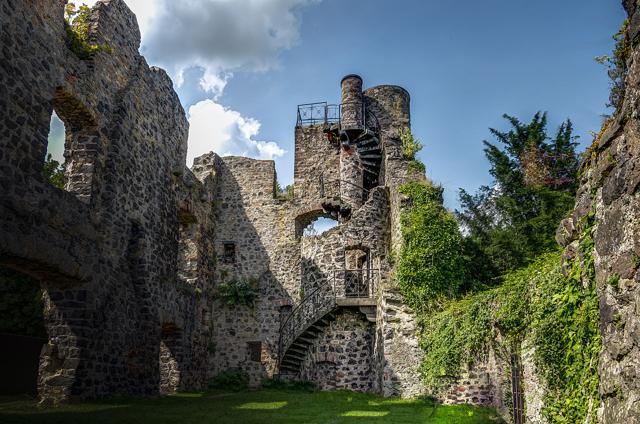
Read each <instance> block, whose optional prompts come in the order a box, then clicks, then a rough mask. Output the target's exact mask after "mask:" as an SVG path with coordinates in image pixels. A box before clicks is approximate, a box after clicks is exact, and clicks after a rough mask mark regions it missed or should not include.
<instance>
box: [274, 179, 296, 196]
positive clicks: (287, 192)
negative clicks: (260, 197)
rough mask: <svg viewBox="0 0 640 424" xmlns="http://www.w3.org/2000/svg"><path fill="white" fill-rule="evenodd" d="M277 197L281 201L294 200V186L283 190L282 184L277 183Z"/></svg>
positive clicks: (290, 185)
mask: <svg viewBox="0 0 640 424" xmlns="http://www.w3.org/2000/svg"><path fill="white" fill-rule="evenodd" d="M276 197H277V198H278V199H280V200H288V201H291V200H293V184H288V185H286V186H285V187H284V189H283V188H282V186H281V185H280V183H279V182H277V181H276Z"/></svg>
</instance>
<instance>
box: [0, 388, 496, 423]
mask: <svg viewBox="0 0 640 424" xmlns="http://www.w3.org/2000/svg"><path fill="white" fill-rule="evenodd" d="M0 422H1V423H3V424H9V423H73V424H77V423H78V424H80V423H90V424H101V423H132V424H145V423H172V424H174V423H181V424H187V423H211V424H231V423H239V424H253V423H256V424H277V423H314V424H338V423H345V424H346V423H380V424H383V423H384V424H386V423H428V424H431V423H433V424H436V423H438V424H449V423H451V424H454V423H455V424H481V423H499V422H501V421H500V419H499V418H498V416H497V414H496V413H495V411H494V410H492V409H488V408H477V407H471V406H442V405H439V406H434V404H433V403H432V402H431V401H428V400H399V399H383V398H379V397H376V396H372V395H365V394H358V393H352V392H342V391H339V392H305V391H293V390H275V389H265V390H259V391H243V392H224V391H212V392H205V393H182V394H177V395H173V396H167V397H163V398H153V399H129V398H126V399H125V398H119V399H109V400H103V401H96V402H88V403H82V404H72V405H65V406H61V407H58V408H38V407H37V406H36V402H35V400H34V399H30V398H26V397H22V398H17V397H0Z"/></svg>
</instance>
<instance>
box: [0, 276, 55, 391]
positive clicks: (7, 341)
mask: <svg viewBox="0 0 640 424" xmlns="http://www.w3.org/2000/svg"><path fill="white" fill-rule="evenodd" d="M43 308H44V306H43V301H42V289H41V288H40V282H39V281H37V280H35V279H33V278H32V277H29V276H27V275H26V274H22V273H20V272H17V271H13V270H11V269H8V268H4V267H0V345H2V349H0V372H2V375H3V378H2V379H0V394H3V395H16V394H35V393H36V391H37V384H38V364H39V362H40V352H41V350H42V347H43V346H44V345H45V344H46V343H47V333H46V330H45V324H44V317H43Z"/></svg>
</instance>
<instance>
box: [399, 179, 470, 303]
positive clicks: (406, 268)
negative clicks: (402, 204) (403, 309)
mask: <svg viewBox="0 0 640 424" xmlns="http://www.w3.org/2000/svg"><path fill="white" fill-rule="evenodd" d="M399 190H400V192H401V193H402V194H404V195H405V196H406V197H407V203H408V205H407V207H406V208H405V209H404V211H403V212H402V215H401V230H402V239H403V249H402V251H401V252H400V255H399V258H398V267H397V274H396V279H397V282H398V285H399V288H400V290H401V292H402V293H403V295H404V297H405V299H406V301H407V302H408V303H409V305H411V306H412V307H413V308H414V309H416V310H418V311H427V310H431V309H432V308H433V307H438V305H442V304H443V303H444V302H445V300H446V299H447V298H451V297H455V296H456V295H457V294H458V290H459V287H460V286H461V284H462V282H463V279H464V263H463V260H462V236H461V235H460V231H459V230H458V223H457V221H456V219H455V217H454V216H453V215H452V214H451V213H450V212H448V211H447V210H446V209H445V208H444V206H443V205H442V188H441V187H435V186H433V185H432V184H430V183H429V182H424V181H420V182H410V183H407V184H404V185H402V186H401V187H400V189H399Z"/></svg>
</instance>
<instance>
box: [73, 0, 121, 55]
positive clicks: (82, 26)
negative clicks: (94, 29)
mask: <svg viewBox="0 0 640 424" xmlns="http://www.w3.org/2000/svg"><path fill="white" fill-rule="evenodd" d="M90 14H91V9H90V8H89V6H87V5H85V4H83V5H80V6H76V5H75V4H74V3H68V4H67V5H66V7H65V9H64V21H65V22H64V23H65V25H64V29H65V31H66V33H67V46H68V47H69V49H70V50H71V51H72V52H73V53H74V54H75V55H76V56H77V57H78V58H79V59H83V60H86V59H91V58H92V57H93V55H94V54H96V53H98V52H106V53H111V52H113V49H112V48H111V46H109V45H107V44H95V43H90V42H89V16H90Z"/></svg>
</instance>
